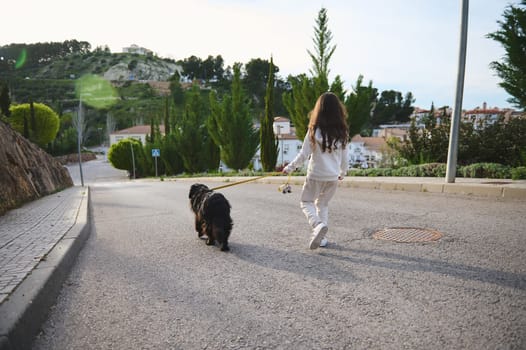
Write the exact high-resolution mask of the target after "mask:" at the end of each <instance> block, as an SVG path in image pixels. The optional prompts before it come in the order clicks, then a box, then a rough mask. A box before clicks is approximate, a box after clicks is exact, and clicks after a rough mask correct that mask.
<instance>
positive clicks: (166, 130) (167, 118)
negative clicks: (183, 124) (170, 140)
mask: <svg viewBox="0 0 526 350" xmlns="http://www.w3.org/2000/svg"><path fill="white" fill-rule="evenodd" d="M164 134H165V135H169V134H170V102H169V99H168V97H166V98H165V100H164Z"/></svg>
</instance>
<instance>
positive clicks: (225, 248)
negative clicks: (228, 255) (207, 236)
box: [221, 245, 230, 252]
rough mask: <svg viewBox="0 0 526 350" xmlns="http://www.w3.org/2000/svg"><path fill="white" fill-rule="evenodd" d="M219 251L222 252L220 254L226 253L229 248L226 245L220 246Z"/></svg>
mask: <svg viewBox="0 0 526 350" xmlns="http://www.w3.org/2000/svg"><path fill="white" fill-rule="evenodd" d="M221 251H222V252H228V251H230V247H229V246H227V245H222V246H221Z"/></svg>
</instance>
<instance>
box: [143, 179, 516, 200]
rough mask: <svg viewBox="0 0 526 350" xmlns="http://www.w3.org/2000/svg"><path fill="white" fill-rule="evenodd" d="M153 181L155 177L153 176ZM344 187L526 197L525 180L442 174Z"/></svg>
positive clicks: (272, 181) (298, 183)
mask: <svg viewBox="0 0 526 350" xmlns="http://www.w3.org/2000/svg"><path fill="white" fill-rule="evenodd" d="M246 179H247V177H236V176H232V177H227V176H225V177H200V178H173V179H165V180H166V181H185V182H203V183H209V182H222V183H225V184H227V183H233V182H237V181H243V180H246ZM304 180H305V177H304V176H294V177H291V179H290V183H291V184H292V185H296V186H301V185H303V182H304ZM149 181H151V179H150V180H149ZM286 181H287V177H286V176H274V177H266V178H263V179H259V180H256V181H254V182H255V183H264V184H277V185H281V184H283V183H285V182H286ZM339 185H340V186H342V187H350V188H363V189H370V190H371V189H374V190H381V191H407V192H428V193H444V194H455V195H465V196H481V197H491V198H504V199H512V200H521V201H522V200H526V182H525V181H524V180H523V181H520V180H519V181H513V180H505V181H497V180H488V179H461V180H459V182H455V183H445V182H444V179H442V178H381V177H375V178H366V177H352V176H349V177H346V178H345V179H344V180H343V181H342V182H341V183H339Z"/></svg>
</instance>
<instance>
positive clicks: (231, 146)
mask: <svg viewBox="0 0 526 350" xmlns="http://www.w3.org/2000/svg"><path fill="white" fill-rule="evenodd" d="M210 111H211V115H210V118H209V119H208V131H209V132H210V135H211V136H212V139H213V140H214V142H215V144H216V145H218V146H219V148H220V150H221V159H222V160H223V161H224V162H225V164H226V165H227V166H228V167H229V168H232V169H245V168H246V167H247V166H248V165H249V163H250V160H251V159H252V157H253V156H254V154H255V153H256V150H257V147H258V143H259V133H258V131H257V130H256V129H255V128H254V124H253V120H252V117H251V116H250V108H249V102H248V101H247V98H246V96H245V93H244V92H243V88H242V86H241V64H239V63H236V64H234V77H233V80H232V88H231V94H226V95H225V96H223V99H222V101H219V100H218V98H217V94H216V93H215V92H214V91H212V92H211V93H210Z"/></svg>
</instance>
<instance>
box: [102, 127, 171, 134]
mask: <svg viewBox="0 0 526 350" xmlns="http://www.w3.org/2000/svg"><path fill="white" fill-rule="evenodd" d="M159 130H160V131H161V133H162V134H164V125H159ZM150 132H151V127H150V125H135V126H132V127H131V128H127V129H122V130H116V131H114V132H113V133H112V134H114V135H130V134H133V135H136V134H143V135H146V134H148V135H149V134H150Z"/></svg>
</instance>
